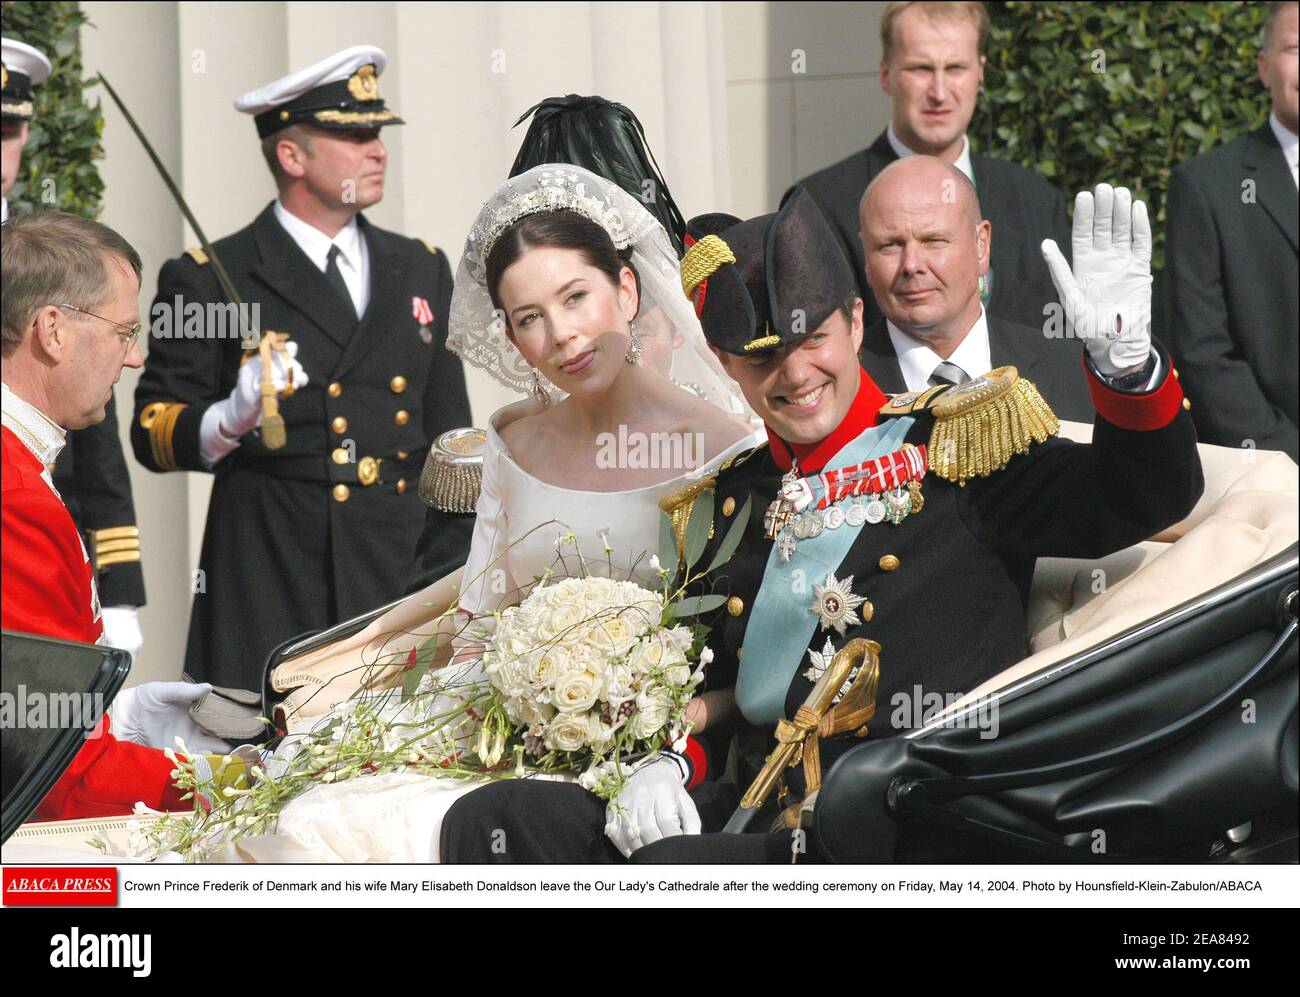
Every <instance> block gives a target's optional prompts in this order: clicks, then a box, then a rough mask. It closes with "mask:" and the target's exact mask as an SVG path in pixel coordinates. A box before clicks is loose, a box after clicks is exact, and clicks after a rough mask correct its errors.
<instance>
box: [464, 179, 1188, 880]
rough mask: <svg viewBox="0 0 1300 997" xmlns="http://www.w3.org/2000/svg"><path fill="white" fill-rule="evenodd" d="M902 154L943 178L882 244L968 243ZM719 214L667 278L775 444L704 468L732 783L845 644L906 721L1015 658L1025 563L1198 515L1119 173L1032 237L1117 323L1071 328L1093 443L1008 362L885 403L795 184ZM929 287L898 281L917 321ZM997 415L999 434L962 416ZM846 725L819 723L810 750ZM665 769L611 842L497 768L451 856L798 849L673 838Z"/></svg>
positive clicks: (616, 826) (840, 748) (967, 215)
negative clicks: (1063, 246) (863, 656)
mask: <svg viewBox="0 0 1300 997" xmlns="http://www.w3.org/2000/svg"><path fill="white" fill-rule="evenodd" d="M896 171H900V172H905V173H906V176H905V177H903V178H902V179H905V180H908V181H909V182H911V183H915V184H935V185H938V186H939V187H940V188H942V189H945V190H951V191H953V192H954V194H955V196H954V197H952V198H943V199H940V201H939V202H938V203H940V204H941V205H942V207H940V208H939V209H937V211H936V214H935V216H934V217H931V218H926V219H925V220H924V222H922V220H921V219H919V218H912V219H910V220H905V221H904V222H903V223H902V224H901V225H900V228H899V231H898V232H896V233H893V234H892V236H891V238H890V239H888V240H885V242H886V243H888V247H887V250H886V251H896V252H899V253H902V254H904V255H906V254H908V253H910V252H913V251H914V247H915V246H916V245H917V244H918V242H921V241H923V240H926V239H933V238H938V237H942V238H945V239H951V240H955V241H957V242H961V241H962V240H970V239H974V238H976V237H977V235H976V231H977V225H978V220H979V219H978V209H977V206H976V199H975V195H974V190H973V189H972V188H971V187H970V183H969V181H968V180H966V178H965V177H964V176H962V175H961V174H960V172H959V171H957V170H955V169H953V168H952V167H951V166H948V165H947V164H944V163H942V162H940V161H939V160H936V159H933V158H930V157H923V156H917V157H911V158H908V159H906V160H902V161H900V162H898V163H896V164H893V165H891V166H890V167H889V168H888V169H887V170H886V171H884V172H882V174H881V176H882V177H884V176H886V175H892V174H893V173H894V172H896ZM945 184H950V186H947V187H945V186H944V185H945ZM718 217H719V216H713V226H714V229H715V233H716V234H714V235H713V236H711V237H705V238H702V239H700V241H699V242H698V243H697V244H696V245H695V246H693V247H692V249H691V250H690V251H689V252H688V253H687V256H686V259H685V260H684V261H683V265H682V272H683V275H684V277H683V280H684V283H685V284H686V285H687V289H688V291H689V292H690V293H691V294H692V296H693V298H694V300H695V304H696V309H697V311H698V312H699V314H700V318H701V322H702V324H703V326H704V332H705V335H706V336H707V338H708V340H709V342H710V344H711V346H712V347H713V349H714V351H715V352H716V353H717V354H718V356H719V358H720V359H721V361H722V363H723V364H724V366H725V367H726V369H727V371H728V373H729V374H730V375H731V376H732V377H733V378H735V380H736V381H737V382H738V383H739V385H740V387H741V389H742V390H743V391H744V394H745V397H746V398H747V400H748V401H749V403H750V405H751V407H752V408H753V409H754V411H755V412H757V413H759V414H760V415H761V416H762V417H763V420H764V422H765V424H766V426H767V431H768V446H766V447H762V448H759V449H758V450H756V451H753V452H751V453H749V454H747V455H745V456H743V457H741V458H739V459H737V460H735V461H734V462H732V463H731V464H730V465H729V466H725V467H724V468H723V469H722V470H721V471H720V473H719V474H718V477H717V480H716V482H715V488H714V490H715V501H714V509H715V523H714V530H713V534H714V540H713V541H712V543H711V547H713V548H716V545H717V544H719V543H721V542H722V541H723V539H724V538H725V537H726V535H727V533H728V531H729V529H730V527H731V525H732V522H733V520H734V517H735V516H736V515H738V514H740V513H741V512H742V511H743V510H744V509H746V508H748V509H749V510H750V512H749V521H748V522H747V523H746V524H745V533H744V537H743V539H742V541H741V543H740V546H739V547H738V548H737V550H736V553H735V555H734V556H733V557H732V559H731V560H730V561H729V562H728V563H727V564H726V565H724V566H723V567H722V568H720V569H719V570H718V571H716V572H714V573H713V576H712V577H711V578H710V579H709V580H708V588H709V590H710V591H712V592H715V593H720V594H723V595H725V596H727V600H726V603H725V607H724V608H723V609H722V610H721V611H720V612H719V613H718V616H717V618H716V619H715V620H711V621H708V622H710V623H711V625H712V630H711V632H710V634H709V638H708V640H709V646H710V647H711V648H712V650H713V652H714V660H713V662H712V664H710V666H709V670H708V684H709V687H710V688H723V687H727V686H730V687H732V688H733V689H734V692H735V699H736V705H737V707H738V712H739V715H740V716H739V718H738V719H737V721H736V723H735V728H736V733H737V734H738V735H740V736H739V738H738V740H737V742H736V743H737V746H738V748H739V751H738V760H739V765H740V769H741V773H742V777H741V778H742V783H745V782H747V780H746V774H747V773H746V769H747V767H748V766H750V765H751V756H752V757H753V758H754V759H755V762H754V763H753V764H757V763H761V760H762V757H763V756H764V755H766V753H767V752H768V751H769V750H770V749H771V747H772V746H773V744H774V742H773V741H772V740H771V731H772V730H773V729H774V728H775V727H776V725H777V724H778V722H781V721H786V720H788V719H789V718H792V717H794V716H795V712H796V711H797V710H798V709H799V707H800V706H801V705H802V704H803V703H804V702H805V700H806V699H807V697H808V694H809V692H810V691H811V690H812V688H813V681H814V679H815V678H816V677H817V675H818V674H819V672H820V669H822V668H824V667H825V664H826V663H827V662H828V661H829V660H830V658H831V657H832V656H833V654H834V653H835V652H836V651H838V650H840V649H841V648H843V647H844V645H845V644H846V643H848V641H850V640H851V639H853V638H856V637H863V638H867V639H870V640H872V641H874V642H876V643H877V644H878V645H879V646H880V648H881V651H880V656H881V678H880V685H879V689H878V691H877V695H876V701H877V702H878V703H880V704H883V705H882V708H881V709H880V710H879V712H877V713H876V715H875V717H874V718H873V719H872V720H871V721H870V723H869V724H867V727H868V734H867V736H870V737H889V736H894V735H897V734H899V733H902V732H903V731H905V730H906V729H908V728H909V727H910V726H911V723H910V720H909V719H906V718H904V719H898V718H900V717H903V716H904V714H906V715H907V717H910V716H911V715H913V714H915V713H918V712H920V711H919V710H915V709H914V710H909V711H899V710H893V711H892V714H891V706H892V705H893V704H895V703H897V701H898V697H899V696H902V697H904V698H905V699H906V698H911V697H923V698H926V699H927V701H928V697H929V696H931V695H932V694H938V695H940V696H941V697H942V700H943V701H945V702H950V701H952V700H951V697H953V696H955V695H960V694H962V693H964V692H966V691H969V690H971V689H973V688H975V687H976V686H977V685H979V684H980V683H981V682H983V681H984V680H986V679H988V678H990V677H992V676H993V675H995V674H997V673H998V672H999V671H1001V670H1002V669H1004V668H1006V667H1007V666H1009V665H1011V664H1013V663H1014V662H1016V661H1018V660H1020V659H1021V658H1023V657H1024V656H1025V654H1026V648H1025V631H1026V628H1025V600H1026V597H1027V594H1028V591H1029V585H1030V581H1031V579H1032V575H1033V570H1034V563H1035V560H1036V558H1038V557H1040V556H1062V557H1087V558H1095V557H1099V556H1102V555H1104V554H1106V553H1109V552H1111V551H1114V550H1118V549H1120V548H1123V547H1127V546H1129V545H1131V544H1134V543H1136V542H1138V541H1140V540H1143V539H1145V538H1147V537H1149V536H1151V535H1153V534H1155V533H1157V532H1159V531H1160V530H1161V529H1163V528H1164V527H1166V526H1168V525H1169V524H1171V523H1174V522H1176V521H1178V520H1179V519H1181V518H1182V517H1184V516H1185V515H1186V514H1187V513H1188V512H1189V511H1190V510H1191V508H1192V506H1193V505H1194V504H1195V501H1196V499H1197V498H1198V497H1199V495H1200V492H1201V488H1202V478H1201V471H1200V464H1199V460H1198V458H1197V453H1196V437H1195V433H1194V431H1193V429H1192V425H1191V421H1190V419H1189V417H1188V416H1187V414H1186V410H1187V408H1188V407H1189V406H1188V403H1187V402H1186V401H1185V400H1184V399H1183V397H1182V392H1181V390H1180V389H1179V386H1178V381H1177V378H1176V376H1175V375H1174V374H1173V371H1172V365H1171V362H1170V358H1169V355H1168V354H1167V352H1165V351H1164V350H1163V349H1162V348H1161V347H1159V346H1158V345H1156V344H1153V343H1152V341H1151V337H1150V331H1149V328H1150V286H1151V278H1150V268H1149V260H1150V228H1149V224H1148V223H1147V219H1146V212H1145V207H1144V206H1142V205H1133V204H1132V202H1131V199H1130V197H1129V195H1128V192H1127V191H1124V190H1120V191H1114V190H1112V189H1111V188H1110V187H1107V186H1104V185H1103V186H1101V187H1099V188H1098V189H1097V192H1096V194H1095V195H1093V194H1087V193H1084V194H1081V195H1079V199H1078V201H1077V202H1076V210H1075V221H1074V226H1075V229H1074V237H1073V244H1074V272H1073V274H1071V272H1070V268H1069V265H1068V264H1067V263H1065V261H1064V259H1063V258H1062V257H1061V255H1060V253H1059V251H1058V250H1057V248H1056V246H1055V244H1054V243H1046V244H1044V255H1045V257H1046V258H1047V260H1048V266H1049V268H1050V270H1051V274H1052V279H1053V281H1054V282H1055V283H1056V285H1057V289H1058V291H1059V293H1060V300H1061V301H1062V302H1064V309H1065V317H1066V320H1067V324H1068V326H1069V328H1070V330H1071V332H1072V334H1074V335H1077V336H1080V337H1084V336H1087V335H1089V334H1090V333H1093V331H1094V329H1097V328H1100V329H1103V330H1105V331H1108V332H1109V331H1112V330H1117V331H1115V332H1114V333H1113V336H1112V337H1107V336H1105V335H1097V336H1095V337H1094V338H1086V339H1085V344H1084V345H1085V349H1084V351H1083V353H1084V356H1083V358H1082V366H1083V368H1084V369H1083V370H1082V371H1080V374H1079V376H1080V377H1083V378H1086V380H1087V383H1088V387H1089V390H1090V392H1091V394H1092V398H1093V402H1094V404H1095V406H1096V409H1097V412H1098V419H1097V421H1096V426H1095V431H1094V443H1093V445H1092V446H1083V445H1079V444H1074V443H1069V442H1066V441H1063V440H1060V439H1059V438H1056V437H1055V436H1054V433H1055V431H1056V428H1057V427H1056V420H1055V417H1054V416H1052V414H1051V412H1050V410H1049V409H1048V408H1047V406H1046V404H1045V403H1044V402H1043V401H1042V399H1041V397H1040V396H1039V395H1038V393H1037V391H1036V390H1035V389H1034V388H1033V386H1032V385H1031V384H1029V383H1028V382H1025V381H1020V380H1019V379H1018V376H1017V374H1016V372H1015V371H1014V368H1001V369H999V370H997V371H993V372H991V373H990V374H988V375H986V376H985V377H982V378H977V379H976V380H975V381H973V382H969V383H968V384H965V385H962V386H961V387H960V388H953V387H951V386H949V385H943V384H940V385H937V386H935V387H933V388H930V389H928V390H926V391H923V392H915V393H908V394H906V395H900V396H897V397H895V398H893V399H888V398H886V397H885V395H884V394H882V393H881V391H880V390H879V388H878V387H877V386H876V385H875V384H874V383H873V382H872V381H871V379H870V378H869V377H868V376H867V374H866V373H865V372H864V371H863V370H862V369H861V367H860V366H859V364H858V361H857V353H858V348H859V347H860V345H861V342H862V303H861V300H860V299H859V298H858V297H857V295H856V292H855V289H854V281H853V275H852V273H851V271H850V269H849V266H848V264H847V262H846V261H845V260H844V259H843V257H842V256H841V254H840V253H839V251H838V249H837V248H836V247H835V242H834V240H833V239H831V238H829V235H828V233H827V231H826V222H825V220H824V219H823V218H822V216H821V215H820V213H819V211H818V210H817V208H816V206H815V205H814V204H813V202H812V200H811V199H810V198H809V197H808V196H807V194H806V193H804V192H803V191H800V190H797V191H796V192H795V193H794V194H793V195H792V196H791V197H790V198H789V199H788V200H787V201H786V203H785V204H784V205H783V206H782V208H781V210H780V211H779V212H777V213H776V214H775V215H766V216H763V217H760V218H755V219H752V220H750V221H747V222H740V223H737V224H734V225H730V226H729V227H724V225H723V224H721V223H719V221H718ZM718 230H720V231H718ZM930 296H931V295H928V294H927V293H925V291H924V289H923V288H920V287H918V289H917V290H916V292H915V293H911V294H910V297H909V307H911V308H912V309H913V311H914V312H915V315H914V316H913V318H915V319H916V320H917V321H923V320H924V315H925V312H926V309H927V308H930V307H931V304H930V302H929V300H928V298H929V297H930ZM976 300H978V299H976ZM990 424H991V425H993V426H995V427H997V426H1000V427H1002V432H1000V433H999V432H996V431H995V432H993V433H984V434H981V433H980V432H978V430H979V428H980V427H981V426H985V427H986V426H988V425H990ZM975 440H978V442H979V444H980V445H979V446H972V445H970V444H971V441H975ZM834 472H842V473H839V474H836V473H834ZM855 475H856V477H855ZM855 482H856V483H861V484H854V483H855ZM846 485H847V487H846ZM783 496H784V497H785V499H784V501H783ZM712 553H713V551H712V550H706V551H705V554H704V556H703V558H702V559H701V562H700V563H703V564H707V563H710V560H711V557H712ZM855 729H856V725H855ZM716 733H718V732H717V731H710V734H714V735H716ZM855 743H857V741H856V739H855V738H853V737H852V736H846V737H840V738H835V739H828V740H826V741H825V743H823V744H822V745H821V746H820V762H821V770H822V771H829V769H830V767H831V766H832V765H833V764H834V762H835V760H836V759H837V758H838V757H839V755H840V754H842V753H843V752H844V751H845V750H847V749H848V748H850V747H852V746H853V744H855ZM747 744H748V745H750V746H751V748H750V750H749V751H747V750H746V745H747ZM755 745H757V750H753V746H755ZM675 768H676V766H673V765H671V764H669V763H668V762H665V763H663V764H660V763H654V764H650V765H648V766H646V767H645V768H643V769H641V770H640V771H638V772H637V774H636V775H634V776H633V777H632V779H631V780H630V782H629V785H628V787H627V789H626V790H625V791H624V798H621V799H620V802H625V803H626V805H625V806H624V807H623V810H622V813H621V814H620V815H618V816H615V817H613V819H611V822H610V826H609V828H608V829H606V830H607V832H608V833H609V837H610V839H611V841H612V842H613V843H616V844H617V846H618V847H617V848H615V847H612V846H611V841H605V840H602V839H603V834H602V829H603V828H604V827H605V807H604V805H603V804H602V803H601V802H600V801H599V800H598V799H597V798H595V797H594V796H591V795H589V794H585V793H583V792H582V791H581V790H580V789H578V788H577V787H575V786H567V785H559V784H555V783H540V782H532V781H511V782H502V783H497V784H495V785H492V786H489V787H487V788H485V789H482V790H479V791H477V792H475V793H472V794H470V795H469V796H467V797H466V798H465V799H463V800H462V801H460V802H459V803H458V804H457V805H456V807H454V808H453V809H452V810H451V812H450V813H449V814H448V817H447V820H446V821H445V823H444V826H443V839H442V856H443V860H444V861H452V862H454V861H470V862H582V861H618V858H619V852H622V853H623V854H624V855H627V854H629V853H631V852H633V851H635V859H636V860H637V861H662V862H688V863H689V862H746V861H749V862H755V861H787V862H788V861H789V860H790V847H791V838H790V835H789V834H788V833H773V834H717V833H704V834H694V833H690V832H693V831H695V830H696V828H699V827H700V823H701V821H700V819H699V817H697V816H696V813H695V807H694V806H693V802H692V801H693V798H694V796H696V795H698V794H699V790H695V791H694V793H692V794H691V795H688V794H687V793H686V791H685V790H684V789H683V788H682V787H681V785H680V784H679V783H678V782H677V781H676V780H674V779H673V778H671V777H670V776H671V775H672V774H673V771H674V770H675ZM751 771H752V770H751ZM801 775H802V773H800V772H799V771H798V770H792V771H791V773H790V774H789V777H788V780H787V781H788V783H789V785H788V787H787V788H788V789H789V790H791V791H792V792H791V795H792V797H793V798H794V799H796V800H797V799H798V797H799V796H800V795H802V794H803V793H804V792H805V791H811V790H812V789H815V788H816V786H815V785H807V784H805V783H804V781H803V780H802V779H801V778H800V776H801ZM696 777H697V778H698V773H697V774H696ZM815 780H816V776H815V775H813V776H812V781H813V782H815ZM714 799H716V794H715V796H714ZM703 823H704V825H705V826H704V827H703V830H704V831H705V832H710V831H713V832H716V831H718V830H719V829H720V824H719V823H718V822H717V821H716V819H713V820H709V819H706V820H704V822H703ZM767 823H768V821H767V820H766V819H763V820H761V821H757V820H756V821H754V822H753V824H752V825H751V826H754V827H758V826H766V825H767ZM637 846H642V847H640V848H639V849H638V847H637Z"/></svg>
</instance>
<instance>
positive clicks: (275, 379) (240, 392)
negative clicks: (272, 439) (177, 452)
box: [199, 340, 307, 464]
mask: <svg viewBox="0 0 1300 997" xmlns="http://www.w3.org/2000/svg"><path fill="white" fill-rule="evenodd" d="M297 356H298V344H297V343H295V342H294V341H293V340H289V342H288V343H286V344H285V348H284V352H283V353H282V352H280V351H279V350H272V351H271V383H272V384H273V385H274V386H275V392H276V394H277V395H280V394H284V395H291V394H293V392H295V391H297V390H298V389H299V388H302V387H305V386H306V384H307V372H306V371H305V370H303V367H302V364H300V363H299V362H298V360H297ZM261 421H262V356H261V354H260V353H255V354H253V355H252V356H251V357H250V358H249V360H248V362H247V363H246V364H244V365H243V366H241V367H240V368H239V379H238V380H237V381H236V382H235V387H234V390H232V391H231V392H230V395H229V396H228V397H226V398H223V399H222V400H221V401H219V402H215V403H214V404H212V405H209V406H208V410H207V411H206V412H204V413H203V419H202V421H201V422H200V423H199V452H200V453H201V454H202V455H203V459H204V460H206V461H207V462H208V463H209V464H215V463H216V462H217V461H219V460H220V459H221V458H222V457H224V456H226V454H228V453H230V451H232V450H234V449H235V448H236V447H237V446H239V438H240V437H241V436H243V435H244V434H245V433H251V432H252V431H253V430H254V429H256V428H257V427H258V425H259V424H260V423H261Z"/></svg>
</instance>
